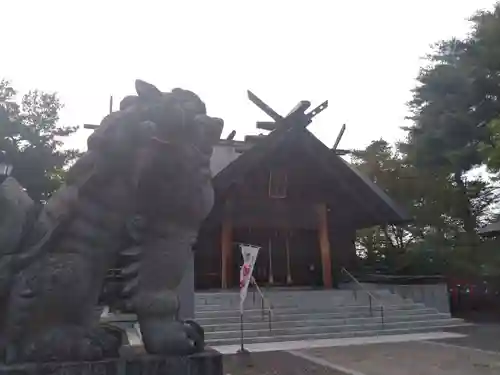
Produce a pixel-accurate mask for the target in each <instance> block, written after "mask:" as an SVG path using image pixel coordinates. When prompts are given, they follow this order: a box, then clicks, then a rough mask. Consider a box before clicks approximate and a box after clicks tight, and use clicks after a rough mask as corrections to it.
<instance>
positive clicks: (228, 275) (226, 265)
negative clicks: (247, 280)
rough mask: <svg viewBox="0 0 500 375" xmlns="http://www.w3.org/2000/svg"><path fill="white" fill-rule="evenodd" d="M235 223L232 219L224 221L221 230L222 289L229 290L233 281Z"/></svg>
mask: <svg viewBox="0 0 500 375" xmlns="http://www.w3.org/2000/svg"><path fill="white" fill-rule="evenodd" d="M232 247H233V223H232V221H231V219H228V218H225V219H224V220H223V221H222V230H221V251H222V262H221V284H222V285H221V287H222V289H227V288H228V284H229V282H230V281H231V280H232V276H233V275H232V273H233V272H232V271H233V267H232V264H233V249H232Z"/></svg>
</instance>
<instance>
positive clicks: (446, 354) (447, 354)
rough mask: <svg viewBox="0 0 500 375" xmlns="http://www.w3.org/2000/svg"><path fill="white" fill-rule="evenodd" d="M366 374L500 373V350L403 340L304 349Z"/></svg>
mask: <svg viewBox="0 0 500 375" xmlns="http://www.w3.org/2000/svg"><path fill="white" fill-rule="evenodd" d="M301 352H302V353H305V354H306V355H309V356H313V357H315V358H320V359H323V360H326V361H328V362H330V363H333V364H336V365H339V366H342V367H343V368H346V369H350V370H354V371H358V372H359V373H361V374H363V375H431V374H432V375H498V374H500V354H491V353H486V352H481V351H478V350H471V349H468V348H457V347H449V346H443V345H439V344H433V343H432V342H419V341H415V342H403V343H394V344H372V345H359V346H345V347H336V348H318V349H310V350H305V351H301Z"/></svg>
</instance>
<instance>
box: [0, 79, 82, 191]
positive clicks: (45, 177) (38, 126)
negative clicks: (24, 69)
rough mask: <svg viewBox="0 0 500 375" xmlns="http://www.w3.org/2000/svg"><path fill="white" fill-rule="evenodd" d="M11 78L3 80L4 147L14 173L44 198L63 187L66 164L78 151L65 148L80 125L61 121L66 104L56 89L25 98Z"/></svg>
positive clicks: (0, 120) (0, 135) (0, 142)
mask: <svg viewBox="0 0 500 375" xmlns="http://www.w3.org/2000/svg"><path fill="white" fill-rule="evenodd" d="M16 94H17V93H16V90H15V89H14V88H13V87H12V85H11V84H10V82H8V81H6V80H2V81H0V150H3V151H5V152H6V155H7V158H8V160H9V161H10V162H11V163H12V164H13V166H14V169H13V176H14V177H15V178H16V179H17V180H18V181H19V182H20V183H21V185H22V186H24V187H25V188H26V190H27V191H28V193H29V195H30V196H31V197H32V198H33V199H34V200H39V201H43V200H46V199H47V198H48V196H49V195H50V194H51V193H52V192H53V191H54V190H55V189H57V188H58V187H59V185H60V184H61V181H62V178H63V176H64V171H65V167H66V166H67V165H68V164H69V163H71V162H72V161H73V160H74V159H75V158H76V157H77V156H78V155H79V153H78V151H76V150H68V149H63V148H62V146H63V139H64V137H67V136H68V135H70V134H72V133H74V132H75V131H76V127H71V126H62V125H60V124H59V111H60V110H61V108H62V104H61V102H60V101H59V98H58V97H57V95H56V94H54V93H45V92H42V91H39V90H33V91H30V92H28V93H27V94H25V95H24V96H23V97H22V98H21V101H20V102H18V101H17V100H16V99H17V97H16Z"/></svg>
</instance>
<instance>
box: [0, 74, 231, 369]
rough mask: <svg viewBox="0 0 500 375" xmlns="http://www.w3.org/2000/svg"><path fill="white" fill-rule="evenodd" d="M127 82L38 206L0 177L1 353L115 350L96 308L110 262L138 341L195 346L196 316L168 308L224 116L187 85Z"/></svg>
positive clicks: (82, 355)
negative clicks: (132, 90)
mask: <svg viewBox="0 0 500 375" xmlns="http://www.w3.org/2000/svg"><path fill="white" fill-rule="evenodd" d="M136 91H137V96H129V97H126V98H125V99H124V100H123V101H122V102H121V104H120V111H117V112H114V113H112V114H110V115H109V116H107V117H106V118H104V120H103V121H102V123H101V125H100V126H99V127H98V128H97V129H96V130H95V132H94V133H93V134H92V135H91V136H90V137H89V139H88V151H87V152H86V153H85V154H84V155H83V156H82V157H81V158H80V159H79V160H78V161H77V162H76V163H75V164H74V165H73V166H72V168H71V169H70V170H69V171H68V174H67V177H66V181H65V184H64V185H63V186H62V187H61V188H60V189H59V190H58V191H57V192H56V193H54V195H53V196H52V197H51V198H50V199H49V201H48V202H46V204H45V205H43V206H42V207H41V209H39V210H36V209H33V205H30V204H27V203H26V202H27V200H29V199H27V198H26V197H23V196H22V195H23V193H22V190H21V189H17V190H16V189H15V188H12V183H13V182H12V181H10V182H11V183H10V185H9V179H8V180H6V181H5V183H4V184H2V185H5V186H3V188H2V189H4V190H9V189H11V193H12V190H14V191H15V193H14V194H11V198H10V199H9V198H8V197H9V192H8V191H7V192H5V191H4V192H2V191H0V339H1V341H0V345H1V348H2V352H3V353H4V356H5V361H6V362H19V361H37V362H40V361H73V360H96V359H100V358H103V357H107V356H113V355H117V343H116V341H117V339H116V337H115V336H114V335H112V334H110V333H109V332H108V331H106V330H103V329H102V327H101V328H100V327H99V326H98V325H97V324H96V323H97V319H96V314H95V309H96V304H97V301H98V299H99V296H100V292H101V289H102V286H103V283H104V279H105V277H106V274H107V272H108V271H109V270H110V269H113V268H117V267H121V268H122V270H123V274H124V275H125V280H126V282H125V283H124V284H123V288H122V290H121V292H120V296H121V298H123V299H124V301H125V304H126V305H127V306H128V308H130V309H132V310H133V311H135V313H136V314H137V316H138V320H139V323H140V327H141V334H142V339H143V342H144V346H145V349H146V351H147V352H149V353H152V354H188V353H192V352H194V351H196V350H197V348H198V349H199V348H200V347H199V346H198V347H197V343H196V338H195V336H196V331H197V330H196V329H195V327H193V325H189V324H185V323H183V322H180V321H178V320H177V311H178V308H179V306H178V299H177V295H176V293H175V289H176V287H177V286H178V284H179V283H180V281H181V278H182V276H183V272H184V268H185V265H186V261H187V260H188V259H189V257H190V256H191V255H190V252H191V248H192V245H193V243H194V242H195V240H196V237H197V233H198V229H199V226H200V224H201V222H202V221H203V219H204V218H205V217H206V216H207V215H208V213H209V212H210V210H211V208H212V206H213V188H212V185H211V174H210V169H209V166H210V157H211V154H212V148H213V145H214V144H215V143H216V142H217V141H218V139H219V137H220V134H221V131H222V127H223V123H222V120H220V119H216V118H211V117H209V116H207V115H206V109H205V105H204V103H203V102H202V101H201V100H200V99H199V98H198V97H197V96H196V95H195V94H193V93H192V92H190V91H185V90H181V89H174V90H173V91H172V92H168V93H162V92H160V91H159V90H158V89H157V88H156V87H154V86H152V85H150V84H148V83H145V82H143V81H139V80H138V81H136ZM10 180H12V179H10ZM14 183H15V180H14ZM16 194H17V196H16ZM12 195H14V198H12ZM2 196H3V200H2ZM6 196H7V198H6ZM9 207H10V208H9ZM7 216H8V217H7ZM134 218H139V219H140V220H131V219H134ZM131 223H133V224H132V225H131ZM138 223H139V224H140V225H138ZM198 338H199V337H198Z"/></svg>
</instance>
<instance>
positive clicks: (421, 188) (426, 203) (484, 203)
mask: <svg viewBox="0 0 500 375" xmlns="http://www.w3.org/2000/svg"><path fill="white" fill-rule="evenodd" d="M352 156H353V157H352V163H353V164H354V165H355V166H356V167H357V168H358V169H359V170H361V171H362V172H363V173H364V174H365V175H366V176H368V177H369V178H370V179H371V180H372V181H373V182H375V183H377V185H378V186H379V187H381V188H382V189H383V190H385V192H387V194H388V195H389V196H391V197H392V198H393V199H395V200H396V202H397V203H398V204H400V205H401V206H403V207H404V208H406V210H408V211H409V212H410V213H411V215H412V216H413V218H414V221H413V222H412V223H409V224H408V225H405V226H396V225H387V226H381V227H375V228H367V229H364V230H362V231H359V232H358V236H357V241H356V245H357V248H358V253H359V254H361V256H362V258H363V263H364V264H365V265H366V266H368V267H375V268H384V269H385V270H386V271H387V272H390V273H393V274H398V273H402V274H435V273H442V274H444V273H449V272H453V273H460V272H465V271H466V272H468V273H471V272H473V271H472V270H473V269H474V267H475V268H477V266H478V265H479V264H480V262H479V258H478V255H477V254H476V258H477V259H470V255H472V254H473V253H470V254H469V253H468V252H467V249H468V248H467V247H464V246H463V242H464V240H463V235H464V233H465V230H464V225H463V221H462V220H461V219H460V216H459V214H460V212H457V209H456V206H457V204H456V200H457V199H459V198H460V196H461V192H459V191H458V190H457V189H456V186H455V185H454V184H453V181H452V179H450V177H449V176H448V175H447V174H436V173H435V172H434V171H431V170H426V169H424V168H418V167H416V166H415V165H412V164H411V163H408V160H409V159H408V158H407V157H406V155H404V154H403V153H402V152H401V151H400V150H398V148H396V147H391V145H389V144H388V143H387V142H386V141H384V140H378V141H374V142H372V143H371V144H370V145H369V146H368V147H367V148H366V149H364V150H357V151H353V153H352ZM465 186H466V188H467V194H468V197H469V199H470V202H471V212H472V215H473V217H474V220H476V219H477V218H480V217H483V216H484V214H485V212H486V211H487V209H488V207H490V205H491V204H492V202H493V201H494V198H495V196H494V194H493V192H492V189H491V187H488V186H486V185H485V184H484V183H483V182H481V181H466V182H465Z"/></svg>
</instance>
